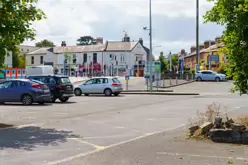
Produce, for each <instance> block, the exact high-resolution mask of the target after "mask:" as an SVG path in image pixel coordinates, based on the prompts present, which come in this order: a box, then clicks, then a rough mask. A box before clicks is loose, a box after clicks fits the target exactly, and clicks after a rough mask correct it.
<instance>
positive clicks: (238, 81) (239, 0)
mask: <svg viewBox="0 0 248 165" xmlns="http://www.w3.org/2000/svg"><path fill="white" fill-rule="evenodd" d="M209 2H215V5H214V7H213V8H212V9H211V10H210V11H208V12H207V13H206V15H205V16H204V18H205V22H206V23H208V22H214V23H217V24H220V25H222V26H224V27H225V30H224V32H223V36H222V39H221V41H222V42H223V43H224V45H225V53H226V54H228V59H229V62H230V65H229V68H228V72H227V73H228V76H229V77H232V76H233V78H234V86H235V87H234V88H233V92H234V91H239V92H240V94H247V92H248V84H247V82H248V45H247V43H248V22H247V20H248V14H247V12H248V1H247V0H209Z"/></svg>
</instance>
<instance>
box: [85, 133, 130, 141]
mask: <svg viewBox="0 0 248 165" xmlns="http://www.w3.org/2000/svg"><path fill="white" fill-rule="evenodd" d="M127 136H131V135H128V134H120V135H110V136H91V137H90V136H89V137H83V138H82V139H85V140H89V139H110V138H117V137H127Z"/></svg>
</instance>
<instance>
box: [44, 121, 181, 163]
mask: <svg viewBox="0 0 248 165" xmlns="http://www.w3.org/2000/svg"><path fill="white" fill-rule="evenodd" d="M185 125H186V124H181V125H179V126H177V127H175V128H170V129H165V130H160V131H157V132H153V133H149V134H145V135H142V136H138V137H136V138H133V139H129V140H125V141H122V142H119V143H115V144H111V145H109V146H105V147H104V149H102V150H106V149H109V148H113V147H116V146H120V145H122V144H126V143H130V142H132V141H136V140H139V139H143V138H146V137H148V136H152V135H155V134H160V133H163V132H168V131H173V130H176V129H179V128H182V127H184V126H185ZM102 150H97V149H96V150H93V151H89V152H86V153H80V154H78V155H74V156H70V157H67V158H64V159H61V160H57V161H54V162H48V163H47V164H46V165H56V164H59V163H64V162H69V161H72V160H74V159H77V158H81V157H84V156H87V155H90V154H94V153H97V152H100V151H102Z"/></svg>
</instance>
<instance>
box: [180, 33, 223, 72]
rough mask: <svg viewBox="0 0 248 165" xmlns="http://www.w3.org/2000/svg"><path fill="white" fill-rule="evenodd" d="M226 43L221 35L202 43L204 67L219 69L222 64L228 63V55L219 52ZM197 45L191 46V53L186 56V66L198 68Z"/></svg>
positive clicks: (201, 50) (201, 51) (201, 58)
mask: <svg viewBox="0 0 248 165" xmlns="http://www.w3.org/2000/svg"><path fill="white" fill-rule="evenodd" d="M223 47H224V44H223V43H221V42H220V37H216V38H215V41H211V40H209V41H205V42H204V44H201V45H200V51H199V52H200V61H203V64H202V67H203V68H205V69H212V70H217V69H218V68H219V67H220V65H221V64H224V63H226V55H225V54H223V53H221V52H219V50H220V49H221V48H223ZM210 56H211V57H210ZM196 64H197V63H196V47H195V46H192V47H191V48H190V53H189V54H187V55H186V56H185V57H184V65H185V67H189V68H191V69H194V70H195V69H196Z"/></svg>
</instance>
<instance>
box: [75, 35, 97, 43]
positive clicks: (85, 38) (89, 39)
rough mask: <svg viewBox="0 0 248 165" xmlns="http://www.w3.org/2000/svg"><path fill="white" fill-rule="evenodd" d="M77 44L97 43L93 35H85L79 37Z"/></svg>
mask: <svg viewBox="0 0 248 165" xmlns="http://www.w3.org/2000/svg"><path fill="white" fill-rule="evenodd" d="M77 42H78V43H77V45H96V41H95V39H94V38H93V37H91V36H83V37H80V38H79V39H77Z"/></svg>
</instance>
